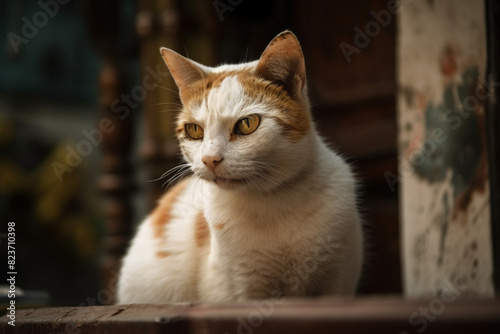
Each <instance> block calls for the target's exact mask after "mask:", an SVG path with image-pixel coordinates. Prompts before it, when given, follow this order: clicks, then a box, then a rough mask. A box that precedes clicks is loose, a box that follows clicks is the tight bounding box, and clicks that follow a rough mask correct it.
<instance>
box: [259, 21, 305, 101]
mask: <svg viewBox="0 0 500 334" xmlns="http://www.w3.org/2000/svg"><path fill="white" fill-rule="evenodd" d="M256 73H257V75H259V76H261V77H263V78H264V79H266V80H269V81H272V82H275V83H277V84H279V85H282V86H283V87H284V88H285V89H286V90H287V91H288V93H289V94H290V96H291V97H292V98H294V99H300V98H301V92H302V89H303V88H304V85H305V82H306V65H305V62H304V55H303V54H302V49H301V47H300V43H299V41H298V40H297V37H295V35H294V34H293V33H292V32H291V31H284V32H282V33H281V34H279V35H278V36H276V37H275V38H274V39H273V40H272V41H271V43H269V45H268V46H267V48H266V49H265V50H264V52H263V53H262V56H260V59H259V62H258V64H257V70H256Z"/></svg>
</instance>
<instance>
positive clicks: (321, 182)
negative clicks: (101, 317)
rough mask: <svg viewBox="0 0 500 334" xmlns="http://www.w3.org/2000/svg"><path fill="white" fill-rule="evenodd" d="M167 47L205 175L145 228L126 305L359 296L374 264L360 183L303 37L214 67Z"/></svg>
mask: <svg viewBox="0 0 500 334" xmlns="http://www.w3.org/2000/svg"><path fill="white" fill-rule="evenodd" d="M160 51H161V54H162V57H163V59H164V61H165V63H166V65H167V67H168V69H169V70H170V73H171V75H172V77H173V79H174V81H175V83H176V85H177V86H178V89H179V95H180V100H181V103H182V106H183V107H182V110H181V111H180V112H179V115H178V120H177V128H176V133H177V136H178V140H179V143H180V148H181V151H182V153H183V156H184V159H185V161H186V162H187V164H186V165H185V166H186V167H189V169H190V171H191V172H192V173H193V175H192V177H191V178H185V179H184V180H182V181H180V182H178V183H177V184H176V185H175V186H174V187H173V188H172V189H171V190H169V192H167V193H166V194H165V195H164V196H163V198H162V199H161V200H160V201H159V204H158V206H157V207H156V209H155V210H154V211H153V212H152V213H151V214H150V215H149V216H148V217H147V218H146V219H145V220H144V222H143V223H142V224H141V225H140V227H139V229H138V232H137V234H136V236H135V237H134V239H133V241H132V243H131V247H130V248H129V250H128V253H127V254H126V256H125V257H124V259H123V265H122V269H121V273H120V279H119V282H118V293H117V299H118V303H119V304H128V303H175V302H223V301H241V300H253V299H266V298H278V297H303V296H320V295H353V294H354V293H355V290H356V286H357V283H358V280H359V277H360V274H361V266H362V260H363V251H362V248H363V238H362V228H361V219H360V214H359V211H358V208H357V199H356V182H355V179H354V176H353V173H352V171H351V169H350V167H349V165H348V164H347V163H346V162H345V161H344V160H343V158H341V157H340V156H339V155H338V154H336V153H335V152H334V151H332V150H331V149H330V148H329V147H328V146H327V145H326V144H325V142H324V141H323V139H322V138H321V137H320V136H319V135H318V133H317V131H316V129H315V126H314V123H313V121H312V117H311V111H310V105H309V100H308V96H307V85H306V69H305V62H304V56H303V53H302V49H301V46H300V44H299V41H298V40H297V38H296V36H295V35H294V34H293V33H292V32H290V31H284V32H282V33H281V34H279V35H278V36H276V37H275V38H274V39H273V40H272V41H271V42H270V44H269V45H268V46H267V48H266V49H265V51H264V52H263V54H262V56H261V57H260V59H259V60H256V61H253V62H248V63H244V64H239V65H222V66H219V67H214V68H211V67H207V66H204V65H201V64H198V63H196V62H194V61H192V60H190V59H187V58H185V57H183V56H181V55H179V54H178V53H176V52H174V51H172V50H170V49H167V48H161V49H160Z"/></svg>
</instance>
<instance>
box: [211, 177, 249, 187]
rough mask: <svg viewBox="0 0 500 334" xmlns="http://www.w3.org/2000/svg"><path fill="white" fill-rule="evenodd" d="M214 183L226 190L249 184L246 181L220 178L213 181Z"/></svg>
mask: <svg viewBox="0 0 500 334" xmlns="http://www.w3.org/2000/svg"><path fill="white" fill-rule="evenodd" d="M213 182H214V183H215V184H216V185H218V186H219V187H221V188H224V189H235V188H237V187H241V186H243V185H245V184H246V183H247V182H246V181H245V180H244V179H226V178H223V177H218V176H217V177H215V179H213Z"/></svg>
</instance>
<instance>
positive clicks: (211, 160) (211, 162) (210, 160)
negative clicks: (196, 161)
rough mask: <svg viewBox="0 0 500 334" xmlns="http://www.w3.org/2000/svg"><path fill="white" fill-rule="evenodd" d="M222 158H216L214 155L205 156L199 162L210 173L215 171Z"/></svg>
mask: <svg viewBox="0 0 500 334" xmlns="http://www.w3.org/2000/svg"><path fill="white" fill-rule="evenodd" d="M222 160H223V158H221V157H219V156H216V155H207V156H204V157H203V158H201V161H203V163H204V164H205V166H207V167H208V169H210V170H211V171H212V172H213V171H214V170H215V167H217V165H218V164H220V163H221V161H222Z"/></svg>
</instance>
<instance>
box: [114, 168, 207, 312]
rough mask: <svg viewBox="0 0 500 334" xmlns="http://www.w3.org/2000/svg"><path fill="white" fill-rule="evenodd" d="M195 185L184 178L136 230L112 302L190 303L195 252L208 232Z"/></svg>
mask: <svg viewBox="0 0 500 334" xmlns="http://www.w3.org/2000/svg"><path fill="white" fill-rule="evenodd" d="M196 186H197V182H193V181H192V180H191V179H189V178H188V179H184V180H182V181H180V182H179V183H177V184H176V185H175V186H173V187H172V188H171V189H170V190H169V191H168V192H167V193H166V194H165V195H164V196H163V197H162V198H161V199H160V200H159V202H158V205H157V207H156V208H155V210H154V211H153V212H152V213H151V214H150V215H149V216H148V217H147V218H146V219H145V220H144V221H143V222H142V223H141V224H140V225H139V227H138V231H137V233H136V235H135V237H134V239H133V240H132V241H131V246H130V248H129V250H128V253H127V255H126V256H125V257H124V259H123V264H122V271H121V277H120V282H119V286H118V302H119V303H129V302H134V303H138V302H141V301H143V302H150V303H151V302H164V301H165V300H170V301H172V302H175V301H183V300H196V284H197V281H196V279H197V275H196V274H197V270H198V266H199V260H200V256H199V254H200V251H201V250H202V249H203V248H205V246H207V241H208V237H209V230H208V226H207V223H206V220H205V217H204V215H203V210H202V204H201V203H202V198H201V196H200V192H199V191H197V190H196Z"/></svg>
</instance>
